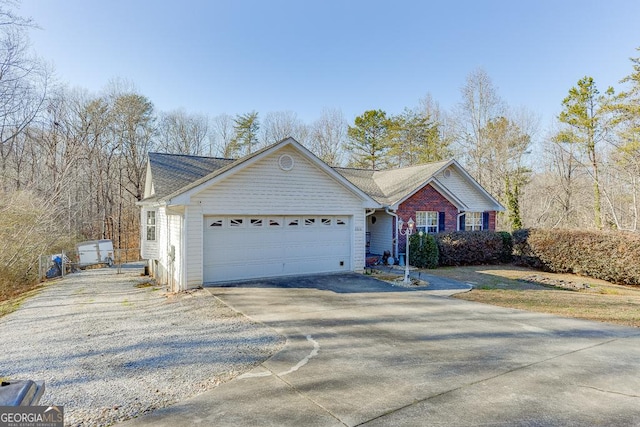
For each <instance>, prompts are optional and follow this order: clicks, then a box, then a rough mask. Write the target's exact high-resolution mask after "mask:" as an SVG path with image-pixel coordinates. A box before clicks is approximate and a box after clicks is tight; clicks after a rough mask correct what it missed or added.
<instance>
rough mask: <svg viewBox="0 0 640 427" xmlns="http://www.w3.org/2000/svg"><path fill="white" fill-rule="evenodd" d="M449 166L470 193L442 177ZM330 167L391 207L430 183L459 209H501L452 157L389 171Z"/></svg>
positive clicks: (394, 206) (396, 205) (382, 203)
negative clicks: (470, 190)
mask: <svg viewBox="0 0 640 427" xmlns="http://www.w3.org/2000/svg"><path fill="white" fill-rule="evenodd" d="M449 167H451V168H453V169H455V170H456V171H457V173H458V174H459V175H460V176H461V178H462V180H463V181H464V182H465V183H466V184H467V187H468V188H472V189H473V190H472V193H473V194H470V193H468V192H467V193H466V194H465V193H464V192H461V191H460V186H459V185H458V186H456V185H452V184H453V183H447V182H446V180H443V179H442V177H441V175H442V172H444V170H445V169H447V168H449ZM334 169H335V170H336V171H337V172H338V173H339V174H341V175H342V176H344V177H345V178H347V179H348V180H350V181H351V182H353V183H354V184H355V185H357V186H359V187H360V188H362V189H363V190H364V191H366V192H367V193H369V194H370V195H371V197H373V198H374V199H375V200H377V201H378V203H380V204H381V205H384V206H391V207H392V208H394V209H396V208H397V207H398V205H400V204H401V203H402V202H404V201H405V200H407V199H408V198H409V197H411V196H412V195H414V194H415V193H416V192H417V191H419V190H420V189H422V188H424V187H425V186H426V185H429V184H431V185H432V186H433V187H434V188H435V189H436V190H437V191H438V192H440V193H441V194H442V195H443V196H444V197H446V198H447V199H448V200H449V201H450V202H451V203H453V204H454V205H455V206H456V207H457V208H458V209H460V210H468V211H473V210H478V211H484V210H497V211H503V210H504V207H503V206H502V205H501V204H500V202H498V201H497V200H496V199H495V198H494V197H492V196H491V195H490V194H489V193H488V192H487V191H486V190H485V189H484V188H482V186H480V184H478V183H477V181H475V180H474V179H473V178H472V177H471V176H470V175H469V174H468V173H467V172H466V171H465V170H464V168H462V166H460V165H459V164H458V162H456V161H455V160H453V159H450V160H442V161H439V162H433V163H427V164H422V165H416V166H408V167H404V168H397V169H389V170H366V169H352V168H334ZM458 184H459V183H458Z"/></svg>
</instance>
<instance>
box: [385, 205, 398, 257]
mask: <svg viewBox="0 0 640 427" xmlns="http://www.w3.org/2000/svg"><path fill="white" fill-rule="evenodd" d="M384 211H385V212H386V213H387V214H389V215H391V216H392V217H394V218H395V219H396V222H395V226H394V227H392V228H393V234H394V235H395V236H396V237H395V238H394V239H393V240H394V242H395V244H394V251H395V253H394V254H393V256H394V257H395V258H396V259H397V258H398V232H397V229H396V227H397V226H398V225H397V224H398V214H396V213H395V212H391V211H390V210H389V206H385V208H384Z"/></svg>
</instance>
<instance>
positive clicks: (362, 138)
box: [346, 110, 392, 170]
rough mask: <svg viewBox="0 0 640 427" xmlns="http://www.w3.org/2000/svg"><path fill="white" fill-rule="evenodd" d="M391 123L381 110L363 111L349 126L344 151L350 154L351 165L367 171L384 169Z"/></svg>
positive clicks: (386, 161)
mask: <svg viewBox="0 0 640 427" xmlns="http://www.w3.org/2000/svg"><path fill="white" fill-rule="evenodd" d="M391 129H392V121H391V120H389V118H388V117H387V113H385V112H384V111H382V110H369V111H365V112H364V113H363V114H362V115H361V116H358V117H356V119H355V122H354V126H349V129H348V130H347V136H348V138H349V140H348V142H347V144H346V149H347V150H348V151H350V152H351V165H352V166H355V167H363V168H367V169H374V170H375V169H379V168H382V167H385V166H386V165H387V164H388V161H389V155H388V153H389V146H390V137H391Z"/></svg>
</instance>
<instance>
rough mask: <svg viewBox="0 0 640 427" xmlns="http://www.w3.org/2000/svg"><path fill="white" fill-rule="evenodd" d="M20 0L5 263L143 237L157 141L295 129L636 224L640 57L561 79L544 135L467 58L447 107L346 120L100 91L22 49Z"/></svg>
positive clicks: (360, 153) (226, 139)
mask: <svg viewBox="0 0 640 427" xmlns="http://www.w3.org/2000/svg"><path fill="white" fill-rule="evenodd" d="M12 5H13V4H12V3H11V2H8V1H2V0H0V277H8V276H11V274H13V276H11V277H14V278H16V280H18V279H20V280H21V279H23V278H27V277H29V276H30V275H31V274H32V273H33V269H32V265H33V258H34V254H38V253H46V252H51V251H56V250H59V249H60V248H63V247H68V246H69V245H70V244H71V243H72V242H74V241H77V240H78V239H95V238H109V239H112V240H113V241H114V244H115V246H116V247H119V248H136V247H137V246H138V244H139V242H138V241H139V227H140V225H139V209H138V207H137V206H136V202H137V201H139V200H141V198H142V197H143V193H144V179H145V167H146V158H147V154H148V152H150V151H158V152H166V153H176V154H187V155H203V156H215V157H224V158H239V157H241V156H244V155H247V154H250V153H252V152H254V151H255V150H258V149H260V148H261V147H263V146H266V145H268V144H272V143H275V142H278V141H280V140H282V139H284V138H286V137H293V138H295V139H296V140H298V141H299V142H300V143H302V144H303V145H304V146H306V147H307V148H309V149H310V150H311V151H312V152H313V153H315V154H316V155H317V156H318V157H320V158H321V159H322V160H324V161H325V162H327V163H328V164H330V165H333V166H349V167H359V168H370V169H384V168H389V167H404V166H411V165H416V164H421V163H425V162H432V161H438V160H442V159H448V158H456V159H457V160H458V161H459V162H460V163H461V164H462V165H463V166H464V167H465V168H466V169H467V170H468V171H469V173H470V174H471V175H472V176H473V177H474V178H475V179H476V180H477V181H478V183H480V184H481V185H482V186H483V187H484V188H486V189H487V190H488V191H489V192H490V193H491V194H492V195H493V196H495V197H496V198H497V199H498V200H500V201H501V202H502V203H503V205H504V206H505V207H506V208H507V211H506V212H505V213H504V214H502V215H500V216H499V218H498V228H499V229H504V230H514V229H518V228H521V227H540V228H598V229H604V228H612V229H621V230H632V231H638V215H639V210H638V203H639V202H638V186H639V184H640V183H639V181H640V59H638V58H632V59H631V68H632V70H631V73H630V74H629V75H628V76H626V77H623V78H622V80H621V82H620V84H621V86H622V90H620V91H618V92H616V91H615V90H614V89H613V88H611V87H610V88H607V89H606V90H605V91H604V93H600V91H599V90H598V88H597V87H596V83H595V82H594V80H593V79H592V78H590V77H588V76H586V77H584V78H582V79H580V80H579V81H577V83H576V85H575V86H574V87H572V88H568V92H567V95H566V97H565V98H564V99H559V100H558V105H559V107H561V112H560V114H559V115H558V117H557V120H556V124H555V125H554V128H553V129H551V130H549V131H547V133H546V134H544V135H542V134H541V132H540V129H539V128H540V125H539V120H538V118H537V115H536V114H535V113H533V112H531V111H529V110H527V109H526V108H514V107H512V106H509V105H507V104H506V103H505V102H504V100H503V99H502V98H501V97H500V95H499V93H498V90H497V88H496V86H495V85H494V84H493V82H492V80H491V78H490V76H489V75H488V74H487V73H486V72H485V71H484V70H482V69H476V70H473V71H472V72H471V73H469V75H468V76H467V79H466V81H465V82H464V84H463V85H462V87H461V90H460V102H459V103H458V104H457V105H456V106H455V107H454V108H452V109H451V110H448V111H447V110H444V109H442V108H440V106H439V104H438V102H437V101H435V100H434V99H433V98H432V97H431V96H430V95H426V96H425V97H424V98H423V99H421V100H419V101H418V102H417V105H416V106H412V107H407V108H405V109H404V110H403V111H401V112H399V113H389V112H386V111H384V110H382V109H376V108H372V109H371V110H367V111H364V112H363V113H362V114H360V115H359V116H357V117H355V118H354V119H353V121H352V122H351V123H350V122H349V121H348V120H347V119H346V118H345V116H344V114H343V113H342V112H341V111H340V110H339V109H325V110H324V111H323V112H322V113H321V114H320V117H318V119H317V120H315V121H313V122H311V123H305V122H304V121H303V120H301V119H300V118H299V117H298V116H297V114H296V113H295V112H292V111H279V112H267V113H265V114H262V113H259V112H257V111H250V112H245V113H242V114H236V115H230V114H222V115H219V116H216V117H207V116H206V115H202V114H192V113H189V112H187V111H185V110H182V109H177V110H174V111H156V109H155V108H154V105H153V102H152V101H151V100H150V99H149V98H147V97H146V96H145V95H143V94H141V93H140V92H139V91H138V90H137V89H136V88H135V86H134V85H133V84H132V83H129V82H126V81H112V82H109V83H108V84H107V85H106V87H105V89H104V90H103V91H102V92H101V93H90V92H88V91H86V90H83V89H81V88H75V89H74V88H69V87H68V86H65V85H62V84H60V83H58V82H56V81H55V79H54V78H53V77H52V74H51V72H50V70H48V69H47V67H46V66H45V65H44V64H43V62H42V61H40V60H39V59H37V57H35V56H34V54H33V53H32V52H31V51H30V50H29V45H28V32H29V31H30V29H32V28H33V27H34V23H33V22H32V21H30V20H29V19H25V18H22V17H20V16H18V15H16V14H15V13H14V12H13V11H12V9H11V7H12ZM534 144H538V145H539V146H540V147H542V150H538V151H541V152H542V154H541V156H538V157H537V158H533V156H532V153H533V152H534V151H532V150H533V149H534V148H535V145H534ZM9 271H17V272H18V273H15V274H14V273H11V274H9V273H8V272H9ZM16 274H17V275H18V276H20V277H18V276H16Z"/></svg>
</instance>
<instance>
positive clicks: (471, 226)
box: [464, 212, 482, 231]
mask: <svg viewBox="0 0 640 427" xmlns="http://www.w3.org/2000/svg"><path fill="white" fill-rule="evenodd" d="M464 229H465V230H467V231H480V230H482V212H467V213H466V214H465V216H464Z"/></svg>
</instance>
